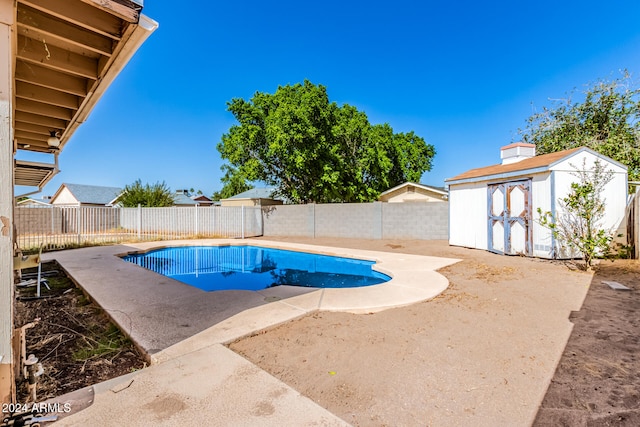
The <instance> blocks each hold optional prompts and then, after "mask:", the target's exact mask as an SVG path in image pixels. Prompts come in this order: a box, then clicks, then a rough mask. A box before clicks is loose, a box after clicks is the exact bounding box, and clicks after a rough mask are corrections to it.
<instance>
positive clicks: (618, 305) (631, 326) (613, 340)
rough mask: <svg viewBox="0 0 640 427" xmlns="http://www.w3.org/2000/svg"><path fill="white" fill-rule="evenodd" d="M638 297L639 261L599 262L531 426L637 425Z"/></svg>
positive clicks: (639, 404) (639, 401)
mask: <svg viewBox="0 0 640 427" xmlns="http://www.w3.org/2000/svg"><path fill="white" fill-rule="evenodd" d="M603 280H606V281H616V282H619V283H621V284H623V285H625V286H627V287H629V288H631V290H630V291H621V290H613V289H611V288H610V287H609V286H607V285H606V284H603V283H602V281H603ZM638 292H640V266H639V263H638V262H637V261H623V260H620V261H616V262H615V263H613V264H612V263H610V262H601V263H600V265H599V268H598V271H597V273H596V274H595V276H594V277H593V281H592V283H591V287H590V290H589V294H588V295H587V297H586V299H585V301H584V304H583V306H582V308H581V309H580V311H577V312H574V313H573V314H572V315H571V321H572V322H573V323H574V324H575V326H574V329H573V332H572V334H571V338H570V339H569V341H568V343H567V346H566V348H565V351H564V353H563V355H562V359H561V360H560V363H559V365H558V369H557V370H556V372H555V375H554V377H553V380H552V381H551V385H550V386H549V390H548V392H547V395H546V396H545V399H544V401H543V403H542V406H541V408H540V411H539V413H538V416H537V418H536V422H535V425H537V426H577V425H582V426H638V425H640V409H639V408H640V317H639V316H638V313H639V312H640V296H639V294H638Z"/></svg>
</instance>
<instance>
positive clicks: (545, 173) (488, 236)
mask: <svg viewBox="0 0 640 427" xmlns="http://www.w3.org/2000/svg"><path fill="white" fill-rule="evenodd" d="M501 158H502V164H499V165H494V166H487V167H483V168H478V169H472V170H469V171H467V172H464V173H462V174H460V175H458V176H455V177H453V178H449V179H447V180H446V182H447V183H448V185H449V244H451V245H454V246H465V247H469V248H476V249H485V250H488V251H492V252H495V253H499V254H505V255H526V256H534V257H540V258H564V257H569V256H570V255H572V254H565V253H562V252H561V250H560V245H559V244H558V242H556V241H555V239H554V238H553V235H552V233H551V231H550V230H548V229H547V228H545V227H543V226H541V225H540V224H539V214H538V208H540V209H541V210H542V211H543V212H551V213H552V214H553V215H554V217H555V216H556V215H558V214H559V212H558V210H559V207H558V200H559V199H562V198H564V197H566V196H567V195H568V194H569V192H570V191H571V183H573V182H578V180H579V179H578V177H577V176H575V174H576V172H577V171H578V170H579V169H583V168H584V170H587V171H588V170H590V169H591V168H592V167H593V165H594V163H595V161H596V160H599V161H600V163H601V164H602V165H603V166H604V167H605V169H606V170H610V171H612V172H613V179H612V180H611V181H610V182H609V183H608V184H607V186H606V187H605V188H604V191H603V194H602V196H603V197H604V198H605V200H606V206H607V208H606V213H605V218H604V220H603V223H602V227H603V228H604V229H607V230H613V231H615V230H617V229H618V228H619V227H620V225H621V224H622V223H623V221H624V217H625V207H626V201H627V167H626V166H624V165H622V164H620V163H618V162H616V161H614V160H612V159H610V158H608V157H606V156H603V155H602V154H600V153H597V152H596V151H594V150H591V149H589V148H587V147H578V148H573V149H570V150H565V151H559V152H556V153H550V154H543V155H540V156H536V155H535V145H533V144H525V143H522V142H517V143H514V144H510V145H507V146H505V147H502V148H501Z"/></svg>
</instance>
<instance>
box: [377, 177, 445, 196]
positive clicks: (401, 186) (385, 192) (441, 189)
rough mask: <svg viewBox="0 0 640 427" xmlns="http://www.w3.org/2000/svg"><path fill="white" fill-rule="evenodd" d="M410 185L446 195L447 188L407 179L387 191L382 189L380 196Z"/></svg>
mask: <svg viewBox="0 0 640 427" xmlns="http://www.w3.org/2000/svg"><path fill="white" fill-rule="evenodd" d="M410 185H412V186H414V187H418V188H422V189H423V190H426V191H433V192H434V193H438V194H442V195H443V196H446V195H447V190H445V188H444V187H432V186H430V185H425V184H419V183H416V182H408V181H407V182H403V183H402V184H400V185H396V186H395V187H393V188H390V189H388V190H387V191H383V192H382V193H380V197H382V196H384V195H387V194H389V193H392V192H394V191H396V190H400V189H401V188H403V187H408V186H410Z"/></svg>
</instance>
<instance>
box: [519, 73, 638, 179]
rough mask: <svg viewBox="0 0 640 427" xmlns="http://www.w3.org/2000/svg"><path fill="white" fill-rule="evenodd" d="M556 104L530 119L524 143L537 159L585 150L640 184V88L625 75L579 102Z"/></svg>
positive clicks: (595, 88) (601, 84)
mask: <svg viewBox="0 0 640 427" xmlns="http://www.w3.org/2000/svg"><path fill="white" fill-rule="evenodd" d="M575 94H576V90H574V91H573V93H572V94H571V95H570V96H569V98H568V99H565V100H559V101H555V104H554V106H553V107H552V108H547V107H544V109H543V110H542V111H541V112H539V113H536V114H533V115H532V116H531V117H529V118H528V119H527V127H526V128H525V129H524V130H520V133H521V134H522V136H523V140H524V141H526V142H530V143H533V144H535V145H536V151H537V152H538V153H539V154H545V153H551V152H555V151H560V150H565V149H569V148H574V147H579V146H583V145H585V146H587V147H589V148H591V149H593V150H595V151H597V152H599V153H601V154H604V155H605V156H609V157H611V158H612V159H614V160H617V161H618V162H620V163H622V164H624V165H626V166H627V167H628V173H629V179H630V180H634V181H635V180H639V179H640V89H639V88H638V87H634V86H633V82H632V81H631V77H630V75H629V74H628V73H627V72H625V73H624V75H623V76H622V77H621V78H618V79H615V80H613V81H605V80H600V81H598V82H597V83H596V84H594V85H592V86H591V87H589V88H588V89H587V90H585V91H584V93H582V94H579V95H580V96H579V98H583V100H582V101H581V102H574V101H573V100H572V97H573V96H574V95H575Z"/></svg>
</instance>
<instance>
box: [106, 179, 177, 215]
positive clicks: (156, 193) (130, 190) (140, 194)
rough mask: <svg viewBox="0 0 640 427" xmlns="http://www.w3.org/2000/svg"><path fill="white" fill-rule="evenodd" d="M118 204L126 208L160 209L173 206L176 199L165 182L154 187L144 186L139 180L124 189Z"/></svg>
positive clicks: (157, 183)
mask: <svg viewBox="0 0 640 427" xmlns="http://www.w3.org/2000/svg"><path fill="white" fill-rule="evenodd" d="M118 202H119V203H120V204H121V205H122V206H124V207H126V208H131V207H136V206H138V205H140V206H143V207H147V208H150V207H154V208H158V207H166V206H173V203H174V199H173V194H172V193H171V190H170V189H169V187H168V186H167V184H165V182H164V181H163V182H156V183H155V184H153V185H149V184H148V183H147V184H145V185H142V182H141V181H140V180H139V179H138V180H137V181H135V182H134V183H133V184H130V185H127V186H126V187H124V191H123V192H122V195H120V197H119V198H118Z"/></svg>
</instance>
